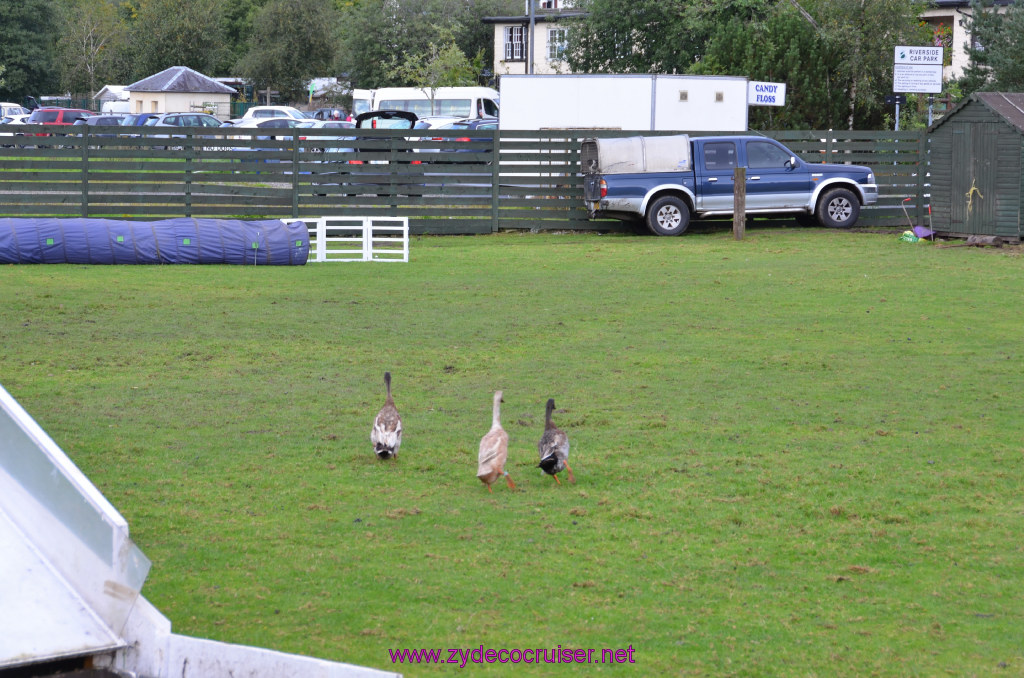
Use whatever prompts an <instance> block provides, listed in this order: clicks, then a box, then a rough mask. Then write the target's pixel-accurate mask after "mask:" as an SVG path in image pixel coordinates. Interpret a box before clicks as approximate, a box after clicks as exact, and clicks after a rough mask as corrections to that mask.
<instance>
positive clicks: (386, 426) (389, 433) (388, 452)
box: [370, 372, 402, 459]
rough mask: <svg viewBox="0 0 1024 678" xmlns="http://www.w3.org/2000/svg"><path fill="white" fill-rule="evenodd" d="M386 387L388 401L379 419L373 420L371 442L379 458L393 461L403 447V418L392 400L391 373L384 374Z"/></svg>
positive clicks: (379, 414) (382, 408) (379, 413)
mask: <svg viewBox="0 0 1024 678" xmlns="http://www.w3.org/2000/svg"><path fill="white" fill-rule="evenodd" d="M384 387H385V388H386V390H387V394H388V395H387V399H385V400H384V406H383V407H381V408H380V412H378V413H377V418H376V419H374V420H373V428H372V429H371V430H370V442H371V443H373V451H374V453H375V454H376V455H377V457H378V458H380V459H391V458H393V457H398V448H399V447H400V446H401V445H402V417H400V416H399V414H398V408H396V407H395V401H394V400H392V398H391V373H390V372H385V373H384Z"/></svg>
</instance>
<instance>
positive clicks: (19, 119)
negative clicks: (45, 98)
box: [0, 113, 29, 148]
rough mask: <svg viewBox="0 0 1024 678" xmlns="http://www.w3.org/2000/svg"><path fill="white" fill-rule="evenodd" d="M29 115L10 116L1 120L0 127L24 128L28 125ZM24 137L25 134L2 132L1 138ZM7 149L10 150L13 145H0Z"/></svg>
mask: <svg viewBox="0 0 1024 678" xmlns="http://www.w3.org/2000/svg"><path fill="white" fill-rule="evenodd" d="M28 115H29V114H27V113H20V114H17V115H8V116H4V117H3V118H0V125H18V126H24V125H27V124H28ZM20 136H24V132H20V131H19V132H0V137H20ZM0 145H2V146H4V147H5V148H10V147H11V146H12V145H13V144H0Z"/></svg>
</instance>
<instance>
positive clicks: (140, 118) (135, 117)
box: [121, 113, 160, 127]
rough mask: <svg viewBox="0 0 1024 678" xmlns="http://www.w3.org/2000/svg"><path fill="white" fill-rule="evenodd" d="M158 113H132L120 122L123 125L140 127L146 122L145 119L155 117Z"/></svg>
mask: <svg viewBox="0 0 1024 678" xmlns="http://www.w3.org/2000/svg"><path fill="white" fill-rule="evenodd" d="M158 115H160V114H159V113H132V114H130V115H126V116H125V118H124V120H123V121H122V122H121V124H122V125H124V126H125V127H142V126H143V125H145V124H146V121H147V120H149V119H150V118H155V117H156V116H158Z"/></svg>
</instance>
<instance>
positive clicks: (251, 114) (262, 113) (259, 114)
mask: <svg viewBox="0 0 1024 678" xmlns="http://www.w3.org/2000/svg"><path fill="white" fill-rule="evenodd" d="M242 118H243V119H244V120H248V119H250V118H291V119H293V120H309V116H308V115H306V114H305V113H303V112H302V111H300V110H299V109H297V108H293V107H291V106H253V107H252V108H250V109H249V110H247V111H246V112H245V115H243V116H242Z"/></svg>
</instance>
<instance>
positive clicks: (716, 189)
mask: <svg viewBox="0 0 1024 678" xmlns="http://www.w3.org/2000/svg"><path fill="white" fill-rule="evenodd" d="M694 145H695V146H698V147H699V148H700V151H698V153H699V157H698V158H697V165H698V167H697V169H698V177H697V211H699V212H710V211H716V210H726V211H732V201H733V198H732V193H733V170H735V169H736V164H737V163H738V162H739V153H738V150H739V149H737V148H736V142H735V141H707V142H699V143H698V144H694Z"/></svg>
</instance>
